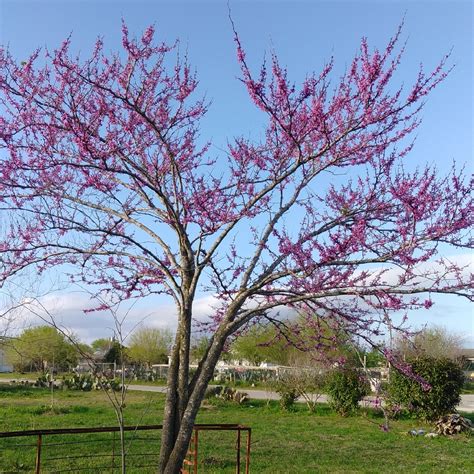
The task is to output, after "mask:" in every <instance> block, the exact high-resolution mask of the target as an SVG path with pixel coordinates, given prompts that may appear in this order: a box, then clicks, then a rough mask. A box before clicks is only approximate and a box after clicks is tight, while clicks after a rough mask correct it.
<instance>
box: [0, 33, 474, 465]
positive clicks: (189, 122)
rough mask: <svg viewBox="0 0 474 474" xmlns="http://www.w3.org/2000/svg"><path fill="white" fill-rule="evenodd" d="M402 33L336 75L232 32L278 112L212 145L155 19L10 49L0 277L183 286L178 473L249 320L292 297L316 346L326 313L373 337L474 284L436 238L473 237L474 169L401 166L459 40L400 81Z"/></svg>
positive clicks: (185, 73)
mask: <svg viewBox="0 0 474 474" xmlns="http://www.w3.org/2000/svg"><path fill="white" fill-rule="evenodd" d="M399 36H400V31H398V32H397V34H396V35H395V36H394V38H393V39H391V40H390V42H389V43H388V45H387V46H386V48H384V49H383V50H381V51H379V50H377V49H371V48H369V46H368V44H367V41H366V40H365V39H364V40H362V42H361V45H360V50H359V52H358V54H357V55H356V57H355V58H354V59H353V61H352V62H351V63H350V65H349V66H348V68H347V70H346V72H345V73H344V74H343V75H342V77H340V78H338V79H334V78H333V82H330V80H329V78H330V77H331V76H334V74H333V73H332V68H333V63H332V61H331V62H329V63H328V64H327V65H326V66H325V67H324V68H323V69H322V71H321V72H320V73H319V74H310V75H308V76H307V78H306V79H305V80H304V82H303V83H302V84H301V85H295V84H294V83H292V82H291V81H290V79H289V78H288V76H287V71H286V69H285V68H284V67H282V66H281V64H280V62H279V61H278V59H277V57H276V56H275V55H273V56H272V57H271V59H270V61H268V64H264V65H263V66H262V67H261V69H260V70H259V71H257V72H256V73H255V72H253V71H251V69H250V68H249V66H248V63H247V60H246V56H245V52H244V49H243V48H242V46H241V43H240V40H239V37H238V35H237V34H236V35H235V43H236V49H237V60H238V62H239V64H240V68H241V81H242V83H243V85H244V87H246V89H247V91H248V94H249V97H250V100H251V101H252V102H253V104H254V105H255V106H256V107H257V108H258V109H260V110H261V111H262V112H263V114H265V116H266V127H265V132H264V133H263V134H262V138H261V139H260V140H254V141H251V140H249V139H246V138H235V139H232V140H231V141H230V142H229V144H228V148H227V150H226V152H223V153H222V155H221V156H219V157H217V158H216V157H214V156H213V153H211V152H210V151H209V146H210V143H204V142H203V141H202V139H201V138H200V136H199V126H200V121H201V119H202V117H203V116H204V115H205V113H206V109H207V104H206V102H205V101H204V100H202V99H201V98H199V97H198V96H197V92H196V88H197V85H198V82H197V78H196V75H195V73H193V71H192V69H191V68H190V66H189V64H188V63H187V61H186V60H184V59H182V58H181V57H180V55H179V54H178V52H177V50H176V46H175V45H167V44H165V43H159V42H157V41H156V40H155V39H154V30H153V28H151V27H150V28H148V29H147V30H146V31H145V32H144V34H143V36H142V37H141V38H133V37H132V36H130V35H129V33H128V31H127V28H126V26H125V25H124V26H123V39H122V45H123V50H122V51H120V52H119V53H117V54H107V53H106V52H105V51H104V47H103V42H102V40H101V39H99V40H98V41H97V42H96V44H95V48H94V50H93V52H92V54H91V55H90V57H89V59H81V58H79V57H75V56H74V55H73V54H72V53H71V51H70V39H67V40H66V41H64V43H63V44H62V45H61V47H60V48H59V49H57V50H55V51H53V52H48V51H46V52H44V53H42V52H41V51H40V50H38V51H36V52H34V53H33V54H32V56H31V57H30V58H29V59H27V60H26V61H23V62H19V61H17V60H15V58H14V57H12V55H11V53H10V52H9V51H8V50H7V49H1V50H0V103H1V105H0V147H1V155H0V209H1V211H2V215H3V222H4V223H3V230H4V233H3V235H2V239H1V241H0V255H1V263H0V279H1V280H0V281H6V280H7V279H9V278H11V277H12V276H14V275H15V274H18V273H20V272H22V271H24V270H25V269H28V268H30V267H33V268H35V269H36V270H37V271H38V272H40V273H41V272H44V271H46V270H48V269H51V268H52V267H54V269H55V271H57V269H58V268H60V267H61V266H64V268H65V270H64V271H65V272H67V273H68V274H69V275H70V278H71V280H72V281H73V282H80V283H81V284H83V285H84V284H86V285H88V286H89V287H91V288H95V289H97V292H100V293H101V294H102V300H103V301H107V302H110V305H112V304H115V303H116V302H118V301H123V300H126V299H131V298H144V297H146V296H149V295H156V294H162V295H167V296H168V297H170V298H172V300H173V301H174V303H175V305H176V311H177V331H176V338H175V341H174V345H173V349H172V354H171V364H170V370H169V375H168V391H167V398H166V406H165V411H164V421H163V423H164V429H163V435H162V443H161V455H160V472H166V473H176V472H179V469H180V466H181V465H182V461H183V458H184V456H185V453H186V450H187V447H188V444H189V439H190V436H191V432H192V428H193V424H194V422H195V418H196V414H197V412H198V409H199V407H200V404H201V401H202V399H203V397H204V393H205V390H206V387H207V385H208V383H209V381H210V380H211V378H212V375H213V371H214V368H215V366H216V363H217V361H218V359H219V356H220V355H221V353H222V351H223V350H224V349H225V347H226V346H225V345H226V342H227V341H228V340H229V338H230V337H231V336H232V335H235V334H236V333H237V334H238V333H239V331H241V330H242V329H243V328H245V327H246V326H247V325H248V324H250V323H251V322H252V321H253V320H259V319H262V318H269V319H271V320H273V321H274V322H276V321H277V320H278V313H277V311H278V308H282V307H289V308H291V309H292V310H293V311H297V312H299V313H302V314H304V315H305V317H304V319H301V318H299V319H298V321H304V323H300V324H301V325H302V327H300V328H298V327H297V326H295V325H293V326H292V327H293V331H294V332H295V334H297V333H298V330H301V331H305V332H306V333H308V332H309V333H311V334H315V336H314V341H313V342H314V344H315V345H317V344H320V341H318V340H317V339H318V338H317V336H316V335H317V333H318V331H317V329H318V327H320V326H321V321H322V320H324V319H325V318H330V319H331V321H337V323H338V324H339V325H342V326H343V327H344V330H345V331H347V332H348V333H350V334H353V335H357V336H359V337H362V338H364V339H366V340H369V341H370V340H373V338H374V337H375V336H378V335H379V334H381V332H382V328H383V325H384V324H390V315H391V313H393V312H398V313H399V312H404V311H407V310H409V309H413V308H418V307H429V306H430V305H431V304H432V303H431V298H430V295H432V294H435V293H452V294H458V295H463V296H465V297H468V298H471V297H472V285H471V283H470V280H469V277H467V276H466V270H465V269H463V268H461V267H460V266H458V265H456V264H455V263H452V262H450V261H449V260H447V259H443V258H442V255H440V249H444V250H446V249H449V248H452V247H467V246H469V245H471V244H470V241H469V235H468V233H469V230H470V227H471V225H472V219H473V215H474V213H473V212H472V211H473V209H472V198H471V196H470V189H471V187H470V183H469V182H468V180H467V178H466V177H465V176H464V175H463V172H462V170H456V168H455V167H454V166H453V169H452V171H451V172H450V173H449V174H448V175H447V176H440V175H439V173H438V172H437V171H436V170H435V169H433V168H430V167H428V166H427V167H425V168H418V169H415V170H414V171H409V170H407V168H410V166H404V163H407V162H408V161H409V159H410V155H409V151H410V149H411V148H412V138H411V137H412V132H413V131H414V130H415V129H416V128H417V127H418V125H419V124H420V119H419V112H420V110H421V109H422V107H423V101H424V98H425V97H426V95H427V94H428V93H430V91H431V90H432V89H433V88H434V87H435V86H436V85H437V84H439V83H440V81H442V80H443V79H444V78H445V76H446V74H447V72H448V71H447V67H446V65H445V64H446V59H447V58H445V59H443V60H442V61H441V62H440V64H439V66H438V67H437V68H436V69H435V70H434V71H432V72H431V73H425V72H423V69H420V71H419V72H418V74H417V75H416V74H415V77H414V79H413V81H412V83H411V85H410V86H409V87H406V86H405V88H403V87H400V88H399V87H398V86H396V84H395V83H394V82H395V81H394V80H393V75H394V73H395V71H396V70H397V68H398V66H399V64H400V61H401V58H402V53H403V48H398V40H399ZM40 56H41V61H40ZM230 133H233V132H232V131H230ZM203 291H207V292H210V293H212V294H213V295H214V296H215V299H216V305H215V308H214V309H213V313H212V315H211V317H210V321H209V326H208V331H210V333H211V334H212V337H210V340H209V344H208V347H207V350H206V352H205V354H204V356H203V357H202V360H201V361H200V363H199V367H198V369H197V370H196V372H195V373H194V374H193V375H192V376H190V373H189V353H190V337H191V332H192V330H193V325H192V322H193V302H194V300H195V297H196V294H197V292H203ZM103 293H105V295H104V294H103ZM107 304H109V303H107ZM98 309H101V308H98ZM303 326H307V327H306V328H305V327H303ZM307 328H310V329H311V331H308V330H307ZM322 333H325V334H327V331H322ZM293 336H294V335H293ZM293 339H294V337H293ZM306 343H307V341H306ZM386 355H387V357H391V354H390V353H387V354H386Z"/></svg>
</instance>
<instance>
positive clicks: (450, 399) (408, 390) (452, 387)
mask: <svg viewBox="0 0 474 474" xmlns="http://www.w3.org/2000/svg"><path fill="white" fill-rule="evenodd" d="M407 362H408V363H409V364H410V365H411V369H412V371H413V373H414V374H415V375H416V376H418V377H421V378H423V379H424V380H426V382H428V383H429V384H430V386H431V388H430V389H426V387H423V386H422V385H421V384H420V383H419V382H417V381H416V380H413V379H411V378H409V377H407V376H406V375H403V374H402V373H400V372H398V371H395V370H394V371H392V372H391V374H390V383H389V384H388V394H389V400H390V402H392V403H399V404H400V405H402V406H403V407H404V408H405V409H407V410H408V411H409V412H410V413H412V414H413V415H414V416H416V417H417V418H422V419H425V420H434V419H436V418H439V417H440V416H443V415H446V414H448V413H451V412H452V411H453V410H454V409H455V407H456V405H457V404H458V403H459V402H460V400H461V396H460V394H461V389H462V386H463V383H464V374H463V372H462V369H461V367H460V366H459V364H457V363H456V362H454V361H453V360H451V359H447V358H444V359H435V358H432V357H417V358H416V359H411V360H407Z"/></svg>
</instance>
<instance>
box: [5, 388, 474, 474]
mask: <svg viewBox="0 0 474 474" xmlns="http://www.w3.org/2000/svg"><path fill="white" fill-rule="evenodd" d="M163 401H164V397H163V395H161V394H157V393H145V392H130V393H129V394H128V399H127V407H126V409H125V413H126V424H128V425H133V424H157V423H160V421H161V413H162V409H163ZM471 419H474V416H472V415H471ZM198 422H201V423H241V424H245V425H248V426H250V427H251V428H252V457H251V466H252V472H254V473H317V472H334V473H338V472H340V473H342V472H344V473H348V472H367V473H379V472H416V473H418V472H426V473H428V472H429V473H435V472H445V471H446V470H449V471H450V472H472V471H471V468H472V451H473V449H472V448H473V442H474V438H472V437H470V438H469V437H467V436H459V437H455V438H452V439H450V438H435V439H427V438H421V437H420V438H418V437H415V438H414V437H411V436H408V435H406V433H407V431H408V430H409V429H413V428H424V429H427V430H429V428H430V427H429V426H427V425H425V424H423V423H420V422H418V421H415V420H410V419H405V420H400V421H396V422H393V423H392V430H391V431H390V432H389V433H384V432H382V431H381V430H380V429H379V428H378V426H377V424H378V423H380V422H381V419H380V418H377V417H376V416H375V415H374V414H369V415H367V417H364V416H361V415H359V416H353V417H349V418H341V417H339V416H337V415H335V414H334V413H333V412H332V411H331V410H329V408H328V407H327V406H326V405H320V406H319V407H318V410H317V412H316V413H315V414H310V413H308V412H307V411H306V410H305V408H304V406H298V407H296V408H295V411H293V412H290V413H285V412H281V411H280V409H279V408H278V405H277V404H276V403H274V402H271V403H266V402H264V401H253V400H252V401H251V402H250V403H248V404H247V405H245V406H237V405H233V404H225V403H220V402H219V403H215V402H213V403H211V404H209V403H206V404H205V405H204V407H203V408H202V410H201V412H200V414H199V417H198ZM107 425H112V426H114V425H116V422H115V415H114V413H113V410H112V409H111V407H110V405H109V404H108V402H107V401H106V399H105V396H104V394H103V393H101V392H85V393H84V392H73V391H58V392H56V396H55V404H54V408H53V409H51V396H50V393H49V391H48V390H44V389H32V388H24V387H9V386H2V385H0V426H1V427H2V428H1V429H2V430H3V431H13V430H25V429H39V428H54V427H68V428H70V427H84V426H107ZM132 438H133V433H132V434H131V435H130V436H129V438H128V446H129V449H130V451H129V452H130V454H138V453H141V454H143V453H144V452H154V453H156V452H157V450H158V448H159V441H158V438H159V433H156V432H154V433H153V432H151V433H146V434H144V433H141V434H140V436H138V437H137V436H136V434H135V438H133V441H132ZM144 438H148V440H149V441H148V442H147V441H146V440H145V439H144ZM76 439H78V438H76ZM61 440H62V441H65V440H67V441H71V440H72V438H71V437H68V438H66V437H64V436H63V437H59V436H56V437H55V438H54V439H53V438H50V440H49V441H48V440H47V439H46V438H45V440H44V442H45V443H46V445H45V448H44V459H45V460H47V458H48V457H50V458H51V457H55V456H56V457H61V456H62V455H66V454H67V455H69V456H78V458H74V459H70V460H68V461H63V467H64V466H66V465H67V466H69V467H70V466H71V463H72V461H74V462H76V463H77V464H75V466H80V465H82V466H86V465H90V464H87V463H90V462H92V459H93V458H85V457H84V456H85V455H92V454H94V453H97V452H105V451H108V452H110V446H111V444H110V442H111V435H104V434H101V435H94V436H91V435H87V439H86V437H83V438H82V440H83V441H87V442H84V443H82V444H77V445H65V446H64V445H63V446H54V447H51V448H48V445H47V443H48V442H49V443H51V442H53V441H54V442H59V441H61ZM32 441H34V440H31V439H30V440H29V441H28V442H29V443H31V442H32ZM15 442H16V443H18V442H19V440H18V439H16V440H15ZM22 442H25V440H23V441H22ZM13 444H14V442H13V440H12V439H10V440H6V439H0V466H1V467H0V472H3V473H6V472H31V468H30V466H31V463H33V462H34V447H22V448H21V449H16V450H15V449H13V448H14V447H13ZM199 446H200V457H199V459H200V471H199V472H206V473H207V472H210V473H225V472H235V464H233V461H234V453H235V451H233V448H234V446H235V433H222V432H219V433H210V432H203V433H201V434H200V444H199ZM53 454H54V455H53ZM137 459H138V460H139V459H145V458H144V457H143V456H141V457H140V456H137V457H135V458H134V457H133V456H131V457H130V460H131V462H132V461H133V460H137ZM147 459H148V458H147ZM150 460H151V457H150ZM102 461H104V460H102ZM102 461H101V462H102ZM105 461H107V460H105ZM2 469H3V470H2ZM104 470H105V469H104ZM47 472H55V471H54V470H51V471H47ZM82 472H92V471H82ZM95 472H98V471H97V469H96V470H95ZM99 472H101V471H100V470H99ZM109 472H110V469H109ZM128 472H136V473H137V474H138V473H142V472H147V471H146V470H145V469H144V468H137V469H133V468H131V469H129V471H128ZM148 472H153V470H150V471H148Z"/></svg>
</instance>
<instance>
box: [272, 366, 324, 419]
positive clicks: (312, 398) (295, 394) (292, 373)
mask: <svg viewBox="0 0 474 474" xmlns="http://www.w3.org/2000/svg"><path fill="white" fill-rule="evenodd" d="M324 381H325V374H324V373H323V372H322V371H321V370H319V369H311V368H305V367H293V368H291V369H287V370H285V371H283V372H281V373H280V374H279V376H278V380H276V381H275V382H273V384H272V386H273V387H274V389H275V391H276V392H277V393H278V394H279V395H280V406H281V407H282V408H283V409H284V410H289V409H290V408H291V407H292V406H293V405H294V403H295V402H296V400H297V399H298V398H299V397H301V399H302V400H304V402H305V403H306V407H307V408H308V410H309V411H310V412H315V411H316V404H317V401H318V400H319V398H320V397H321V393H323V390H324Z"/></svg>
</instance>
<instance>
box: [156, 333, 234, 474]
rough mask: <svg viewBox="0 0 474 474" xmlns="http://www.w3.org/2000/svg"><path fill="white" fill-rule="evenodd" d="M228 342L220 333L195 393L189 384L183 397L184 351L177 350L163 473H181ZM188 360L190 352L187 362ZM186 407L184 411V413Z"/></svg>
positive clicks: (165, 425) (168, 403) (164, 435)
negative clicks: (195, 427) (218, 364)
mask: <svg viewBox="0 0 474 474" xmlns="http://www.w3.org/2000/svg"><path fill="white" fill-rule="evenodd" d="M178 339H179V338H178V336H177V340H178ZM225 339H226V338H225V336H224V335H223V334H217V333H216V335H215V336H214V339H213V342H212V345H211V347H210V349H209V351H208V353H207V354H206V356H205V357H204V359H203V361H202V363H201V367H200V371H199V373H198V374H197V376H196V378H195V380H194V381H193V384H192V391H191V393H187V392H188V388H189V386H190V384H189V381H188V384H187V388H186V393H184V394H182V393H181V391H180V386H181V384H180V382H181V380H180V378H179V377H178V373H179V364H180V363H181V360H179V361H175V360H174V358H175V357H176V358H179V359H180V355H181V351H179V348H177V347H176V346H175V348H174V349H173V354H172V361H171V367H170V374H169V376H168V386H167V387H168V393H167V397H166V406H165V415H164V420H163V433H162V445H161V451H160V471H159V472H160V473H163V474H178V473H179V472H180V469H181V467H182V464H183V460H184V458H185V457H186V452H187V450H188V447H189V442H190V439H191V436H192V432H193V427H194V423H195V420H196V416H197V413H198V410H199V407H200V406H201V403H202V400H203V399H204V395H205V393H206V388H207V386H208V384H209V382H210V380H211V379H212V376H213V374H214V368H215V366H216V364H217V361H218V360H219V356H220V354H221V352H222V348H223V346H224V342H225ZM181 340H182V339H181ZM188 359H189V351H188V354H187V358H186V360H188ZM188 362H189V361H188ZM182 395H184V397H182ZM184 400H185V401H184ZM182 407H183V411H182V412H181V408H182Z"/></svg>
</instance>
